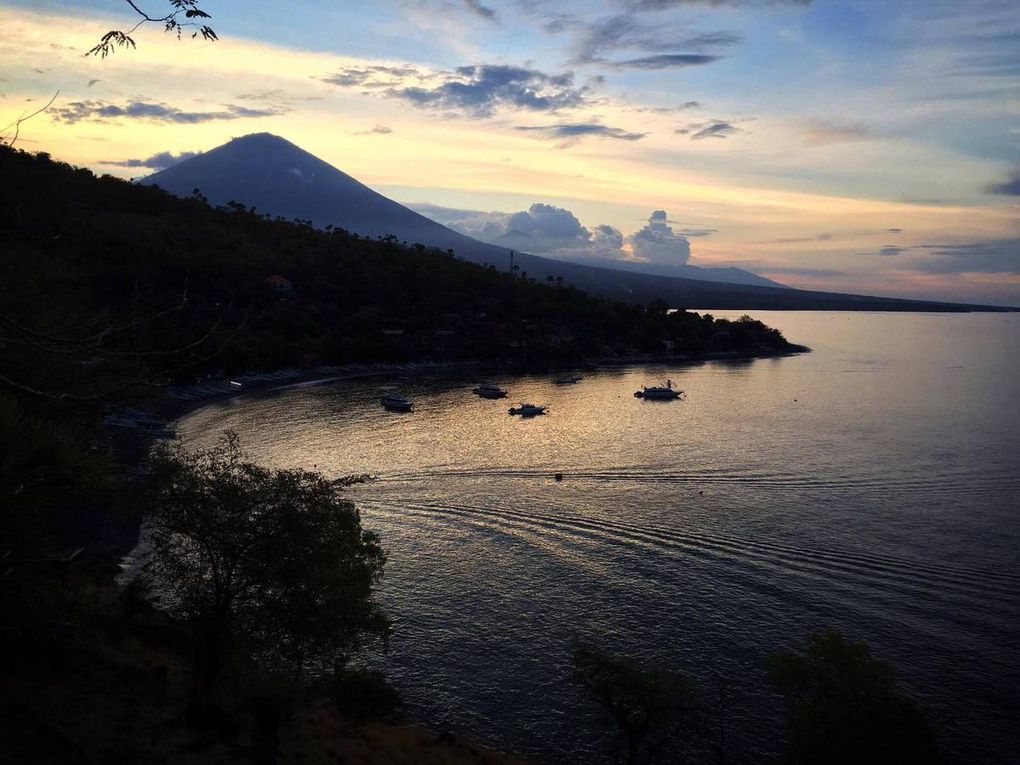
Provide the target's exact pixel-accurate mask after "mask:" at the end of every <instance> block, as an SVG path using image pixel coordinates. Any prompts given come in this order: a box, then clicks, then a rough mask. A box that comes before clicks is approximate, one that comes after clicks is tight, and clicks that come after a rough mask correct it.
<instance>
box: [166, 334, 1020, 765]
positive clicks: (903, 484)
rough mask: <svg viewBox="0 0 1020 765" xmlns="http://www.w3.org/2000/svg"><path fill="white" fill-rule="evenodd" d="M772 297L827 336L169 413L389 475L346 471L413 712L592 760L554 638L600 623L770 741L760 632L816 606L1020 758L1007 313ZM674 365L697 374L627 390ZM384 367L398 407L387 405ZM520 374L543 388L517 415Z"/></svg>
mask: <svg viewBox="0 0 1020 765" xmlns="http://www.w3.org/2000/svg"><path fill="white" fill-rule="evenodd" d="M761 318H763V320H765V321H766V322H767V323H774V324H776V325H778V326H779V327H780V329H783V330H784V332H785V333H786V335H787V336H788V337H790V338H792V339H793V340H795V341H798V342H804V343H806V344H808V345H810V346H812V347H813V348H815V352H814V353H812V354H809V355H806V356H797V357H789V358H782V359H768V360H760V361H755V362H752V363H746V362H741V363H732V362H725V363H720V362H713V363H709V364H702V365H688V366H681V367H655V368H648V369H633V368H630V369H627V368H615V369H614V368H610V369H606V370H602V371H599V372H592V371H590V370H585V371H583V372H578V374H583V376H584V377H585V379H584V380H583V381H582V382H580V383H578V384H577V385H572V386H557V385H555V384H554V383H553V376H552V375H511V374H496V375H484V377H486V378H487V381H489V382H493V383H496V384H498V385H500V386H502V387H505V388H508V389H509V390H510V396H509V398H508V399H502V400H495V401H491V400H485V399H481V398H479V397H477V396H475V395H473V394H471V392H470V390H471V388H472V387H474V385H476V384H477V383H478V382H479V378H480V376H479V375H478V374H477V373H469V374H467V373H466V374H463V375H445V376H442V377H416V376H401V377H399V378H393V379H378V378H372V379H364V380H357V381H347V382H339V383H337V384H335V385H331V386H328V387H322V388H305V389H296V390H292V391H288V392H287V393H286V394H284V395H281V396H276V397H270V398H257V399H252V400H248V401H245V402H244V403H243V404H242V405H239V406H234V407H230V408H209V409H206V410H203V411H202V412H200V413H198V414H196V415H195V416H193V417H192V418H190V419H189V420H188V421H187V422H186V423H185V424H184V426H183V428H182V431H183V433H184V435H185V436H186V437H187V438H189V439H191V440H193V441H194V442H196V443H202V442H208V441H210V440H211V439H214V438H215V437H217V434H218V433H219V432H221V431H222V430H223V429H225V428H228V427H229V428H233V429H235V430H237V431H239V432H240V433H241V434H242V438H243V440H244V442H245V444H246V445H247V447H248V448H249V449H250V450H251V451H252V452H253V454H254V455H255V456H256V457H257V458H258V459H260V460H262V461H265V462H267V463H271V464H274V465H281V466H283V465H286V466H301V467H312V466H317V469H319V470H322V471H324V472H326V473H329V474H334V475H340V474H346V473H362V472H367V473H372V474H375V475H378V476H379V479H380V480H379V481H377V482H376V483H375V484H373V485H371V486H367V487H362V488H359V489H357V490H356V492H355V495H356V497H357V499H358V501H359V503H360V505H361V506H362V508H363V510H364V516H365V519H366V523H367V524H368V525H370V526H372V527H374V528H376V529H378V530H379V531H380V532H381V533H382V535H383V538H384V540H385V541H386V545H387V547H388V549H389V551H390V564H389V570H388V572H387V577H386V581H385V584H384V587H383V592H382V597H383V598H384V600H385V601H386V604H387V607H388V608H389V610H390V611H391V613H392V614H393V615H394V617H395V619H396V625H397V635H396V639H395V642H394V646H393V652H392V654H391V655H390V657H389V658H388V660H387V663H388V669H389V671H390V672H391V673H392V674H393V675H394V677H395V678H396V680H397V682H398V683H399V684H400V685H401V687H402V689H403V690H404V692H405V694H406V695H407V696H408V698H409V700H410V702H411V705H412V709H413V710H414V712H415V713H416V714H417V715H419V716H421V717H423V718H424V719H427V720H430V721H432V722H434V723H437V724H444V725H450V726H451V727H453V728H454V729H456V730H459V731H464V732H466V733H470V734H472V735H475V736H480V737H481V738H484V739H486V740H488V741H490V742H492V743H494V744H497V745H501V746H506V747H511V748H514V749H518V750H525V751H528V750H533V751H537V752H539V753H542V754H545V755H547V756H549V757H551V758H552V759H554V760H564V759H571V758H573V759H574V760H576V761H591V760H593V759H596V758H597V757H598V756H600V755H601V751H602V750H601V749H600V748H599V736H598V735H597V733H596V732H595V731H597V726H596V724H595V721H594V719H589V718H588V717H587V715H588V712H587V711H585V710H586V709H587V708H586V707H585V706H584V705H583V704H582V703H581V701H580V699H579V697H578V696H577V692H576V689H574V688H573V687H572V685H571V683H570V681H569V671H568V666H567V646H568V644H569V641H570V640H571V638H572V637H574V636H576V635H579V634H580V635H598V636H599V637H600V638H601V639H602V641H603V642H605V643H608V644H609V647H610V648H613V649H616V650H620V651H623V652H627V653H631V654H633V655H637V656H643V657H646V658H648V659H649V660H652V661H655V662H657V663H662V664H664V665H666V666H674V667H678V668H682V669H686V670H688V671H695V672H696V673H701V674H703V675H706V674H711V673H715V674H717V675H721V676H725V677H726V678H729V681H730V683H731V684H732V687H733V699H732V700H731V710H730V714H731V716H732V719H734V720H738V719H739V720H741V721H742V724H741V726H740V730H734V731H732V736H731V738H732V742H731V751H729V752H728V755H729V759H730V761H731V762H741V761H743V762H754V761H760V760H761V759H763V758H765V757H767V756H768V755H769V754H770V753H772V752H773V751H774V749H775V747H776V745H777V731H778V730H779V728H780V722H779V717H778V709H777V706H776V703H775V701H776V700H775V699H774V698H773V697H772V696H771V695H770V694H769V693H768V692H767V691H766V690H765V687H764V681H763V677H762V672H761V665H762V661H763V659H764V657H765V655H766V654H767V653H769V652H770V651H772V650H774V649H775V648H776V647H780V646H789V645H792V644H794V643H796V642H798V641H799V639H800V637H801V636H802V635H803V633H804V632H806V631H807V630H809V629H812V628H815V627H818V626H821V625H826V624H831V625H834V626H836V627H838V628H840V629H842V630H844V631H845V632H846V633H847V634H848V635H849V636H851V637H854V638H857V639H863V640H866V641H868V642H869V643H870V644H871V645H872V648H873V650H874V652H875V653H877V654H878V655H880V656H882V657H884V658H887V659H889V660H891V661H892V662H893V663H894V664H895V665H896V666H897V667H898V669H899V671H900V675H901V677H902V679H903V681H904V683H905V685H906V687H907V688H908V689H909V690H910V691H911V692H913V693H914V694H916V695H917V696H918V697H919V698H920V699H921V700H922V701H923V702H925V703H926V704H928V705H929V706H930V707H931V708H932V709H933V710H934V712H935V714H936V716H938V717H939V718H940V719H944V720H946V721H948V722H947V723H946V724H947V726H948V735H949V737H950V740H951V743H952V746H953V747H954V748H955V751H957V752H959V753H960V754H961V755H963V756H964V757H965V758H967V759H970V760H980V761H983V762H1003V763H1004V762H1008V761H1009V759H1010V757H1011V756H1012V752H1013V751H1015V749H1016V748H1017V746H1020V741H1018V740H1017V733H1016V731H1015V727H1014V726H1010V725H1007V724H1005V722H1006V720H1005V717H1004V715H1005V714H1006V712H1004V710H1009V709H1016V708H1020V690H1018V689H1020V661H1018V658H1017V653H1016V652H1017V646H1020V600H1018V596H1017V592H1018V585H1020V564H1018V561H1017V553H1016V550H1017V548H1018V544H1017V543H1018V528H1017V521H1016V516H1015V508H1016V507H1017V506H1020V464H1018V457H1017V455H1018V454H1020V448H1018V447H1020V443H1018V441H1017V438H1018V435H1017V434H1018V433H1020V415H1018V410H1017V408H1016V407H1015V400H1016V394H1017V393H1018V392H1020V391H1018V389H1017V379H1018V377H1017V374H1016V372H1017V369H1016V368H1015V366H1016V363H1017V362H1016V360H1015V353H1014V351H1015V349H1016V348H1017V347H1020V343H1018V342H1017V341H1018V339H1020V338H1018V335H1017V326H1016V324H1014V325H1012V326H1009V325H1005V324H1003V323H1002V322H1000V321H998V320H997V318H996V317H993V316H951V317H947V316H924V315H881V314H878V315H856V314H855V315H852V316H843V315H831V314H772V315H769V316H764V315H763V316H762V317H761ZM667 378H672V379H673V380H674V382H676V383H677V384H678V386H679V387H681V388H683V389H685V390H686V392H687V399H686V400H683V401H676V402H651V401H642V400H639V399H635V398H634V397H633V392H634V391H635V390H637V389H639V388H640V387H641V386H642V385H652V384H658V383H659V382H661V381H662V380H664V379H667ZM394 389H399V390H400V391H401V392H402V393H404V394H405V395H407V396H409V397H410V398H412V399H413V400H414V401H415V404H416V411H415V412H414V413H413V414H411V415H399V414H390V413H387V412H385V411H383V410H382V409H381V407H380V406H379V397H380V395H382V393H383V392H384V391H389V390H394ZM518 401H532V402H534V403H541V404H545V405H547V406H549V407H550V411H549V414H548V415H546V416H545V417H541V418H534V419H530V420H522V419H520V418H514V417H510V416H508V415H507V413H506V410H507V406H508V405H509V404H512V403H516V402H518ZM508 402H509V403H508ZM556 472H562V473H563V474H564V480H563V481H561V482H557V481H556V480H555V478H554V475H555V473H556ZM706 668H711V673H709V672H708V670H707V669H706ZM734 727H735V728H736V727H737V726H736V725H735V726H734Z"/></svg>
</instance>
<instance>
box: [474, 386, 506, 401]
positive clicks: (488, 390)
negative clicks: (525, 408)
mask: <svg viewBox="0 0 1020 765" xmlns="http://www.w3.org/2000/svg"><path fill="white" fill-rule="evenodd" d="M471 392H472V393H474V394H475V395H476V396H481V397H482V398H506V397H507V391H505V390H503V388H500V387H499V386H498V385H493V384H492V383H482V384H481V385H479V386H478V387H477V388H472V389H471Z"/></svg>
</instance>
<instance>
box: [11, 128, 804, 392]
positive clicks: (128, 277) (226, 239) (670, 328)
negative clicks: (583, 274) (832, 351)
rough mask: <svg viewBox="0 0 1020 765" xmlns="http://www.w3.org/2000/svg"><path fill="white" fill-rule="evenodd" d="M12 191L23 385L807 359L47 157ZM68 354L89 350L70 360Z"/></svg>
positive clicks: (778, 347)
mask: <svg viewBox="0 0 1020 765" xmlns="http://www.w3.org/2000/svg"><path fill="white" fill-rule="evenodd" d="M0 174H2V176H3V179H4V181H3V185H4V190H3V197H2V198H0V265H2V268H3V274H4V277H5V278H4V279H3V281H2V282H0V304H2V306H3V308H2V311H0V313H2V314H4V315H5V316H6V317H7V319H6V320H7V322H8V324H7V326H5V327H4V334H9V332H8V330H10V329H11V328H12V327H15V328H16V327H20V328H21V329H20V330H18V332H21V334H19V335H18V338H20V339H19V340H18V342H17V343H15V344H13V345H12V344H9V343H8V344H6V346H5V347H3V348H0V357H2V358H0V361H2V363H3V367H4V369H5V370H6V369H11V370H14V372H17V373H19V374H21V375H22V377H21V378H19V379H30V378H32V376H33V375H40V374H42V372H40V370H46V369H51V370H52V374H53V375H56V374H58V368H57V367H59V364H60V360H61V359H65V360H66V359H67V358H69V357H71V358H74V359H75V362H74V363H75V364H76V367H75V368H76V369H79V368H80V369H82V370H86V369H87V370H95V369H97V368H100V369H102V368H106V367H116V365H118V364H126V363H127V361H128V360H131V359H135V360H136V361H135V363H136V364H137V363H142V362H138V361H137V360H138V359H142V360H143V361H144V363H149V362H151V363H152V364H158V363H160V359H163V358H166V357H169V356H173V357H174V358H175V360H176V361H175V364H173V365H172V368H173V370H172V372H169V373H167V374H168V376H171V377H178V378H180V379H191V378H193V377H194V376H195V375H196V374H199V373H202V372H207V371H214V370H215V371H224V372H227V373H232V372H238V371H242V370H256V369H270V368H279V367H284V366H292V365H315V364H333V363H344V362H352V361H399V360H411V359H420V358H426V357H428V358H434V359H451V360H457V359H472V360H493V361H496V360H499V361H508V362H516V363H547V362H564V361H569V360H579V359H581V358H607V357H613V356H624V355H632V354H654V355H657V356H664V355H668V354H685V355H691V356H698V355H703V354H708V353H713V352H744V353H773V352H782V351H786V350H796V349H797V347H796V346H792V345H790V344H789V343H787V341H786V340H785V339H784V338H783V337H782V335H781V334H780V333H779V332H778V331H776V330H773V329H770V328H768V327H766V326H765V325H763V324H762V323H760V322H757V321H751V320H742V321H739V322H728V321H723V320H715V319H713V318H712V317H710V316H703V317H700V316H698V315H696V314H692V313H685V312H676V313H670V312H667V310H666V309H667V304H666V303H665V302H663V301H661V300H660V301H655V302H653V303H651V304H649V305H637V304H628V303H624V302H620V301H613V300H607V299H602V298H597V297H592V296H589V295H588V294H586V293H584V292H581V291H580V290H577V289H574V288H572V287H570V286H569V284H568V283H567V282H566V281H565V280H562V279H557V278H556V277H554V276H551V275H550V276H549V277H548V278H547V279H545V280H543V281H542V282H541V283H535V282H534V280H533V279H526V278H521V277H520V276H510V275H508V274H505V273H500V272H498V271H497V270H496V269H494V268H492V267H485V266H482V265H477V264H473V263H468V262H464V261H462V260H459V259H455V258H453V257H451V255H450V254H449V253H448V252H441V251H438V250H434V249H428V248H426V247H423V246H421V245H415V246H411V247H403V246H401V245H400V244H398V243H397V242H396V241H394V240H393V239H392V238H383V239H366V238H359V237H357V236H355V235H351V234H348V233H347V232H346V231H343V230H339V229H332V228H328V229H327V230H325V231H323V230H318V229H316V228H313V227H312V226H311V225H310V224H309V223H308V222H301V221H298V222H289V221H284V220H282V219H273V220H270V219H267V217H265V216H263V215H261V214H257V213H254V212H252V211H249V210H247V209H245V208H244V207H243V206H241V205H238V204H233V205H226V206H224V207H219V208H213V207H211V206H210V205H209V204H207V202H206V201H205V199H204V198H203V197H201V195H200V194H196V195H195V196H193V197H192V198H179V197H175V196H172V195H170V194H168V193H166V192H164V191H162V190H160V189H158V188H154V187H149V186H142V185H137V184H132V183H128V182H126V181H122V180H118V179H115V178H112V177H109V176H104V177H101V178H97V177H96V176H94V175H93V174H92V173H91V172H90V171H88V170H84V169H76V168H74V167H71V166H70V165H67V164H63V163H60V162H56V161H54V160H52V159H51V158H50V157H49V156H48V155H46V154H35V155H33V154H29V153H25V152H20V151H12V150H10V149H6V148H0ZM10 322H14V324H11V323H10ZM87 327H93V328H94V329H95V331H93V330H88V331H84V330H81V328H87ZM103 327H114V328H115V329H114V330H109V331H107V330H104V329H103ZM12 331H13V330H12ZM75 332H79V334H75ZM82 332H84V334H82ZM33 333H35V334H33ZM90 333H91V334H90ZM70 337H82V338H85V337H88V338H90V339H88V340H87V342H86V341H85V340H82V341H80V342H78V341H76V343H77V344H75V345H74V348H73V350H74V353H65V351H64V350H62V348H64V346H62V345H61V342H62V339H63V338H70ZM39 338H42V340H40V339H39ZM63 363H65V364H66V363H68V362H67V361H65V362H63ZM54 365H57V366H56V367H55V366H54ZM168 366H170V365H168ZM63 371H64V372H66V371H67V370H66V369H65V370H63ZM12 374H13V372H12ZM111 377H116V375H111ZM122 378H123V375H121V378H117V379H122Z"/></svg>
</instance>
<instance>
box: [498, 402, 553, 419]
mask: <svg viewBox="0 0 1020 765" xmlns="http://www.w3.org/2000/svg"><path fill="white" fill-rule="evenodd" d="M507 411H508V412H510V414H519V415H520V416H521V417H534V416H535V415H536V414H545V413H546V412H548V411H549V407H547V406H535V405H534V404H521V405H520V406H512V407H510V408H509V409H508V410H507Z"/></svg>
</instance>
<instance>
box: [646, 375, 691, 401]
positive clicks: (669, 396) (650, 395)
mask: <svg viewBox="0 0 1020 765" xmlns="http://www.w3.org/2000/svg"><path fill="white" fill-rule="evenodd" d="M683 395H684V392H683V391H682V390H679V389H677V388H674V387H673V381H672V380H666V384H665V385H653V386H652V387H644V386H642V388H641V390H639V391H637V392H635V393H634V397H635V398H647V399H652V400H656V401H674V400H676V399H678V398H683Z"/></svg>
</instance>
